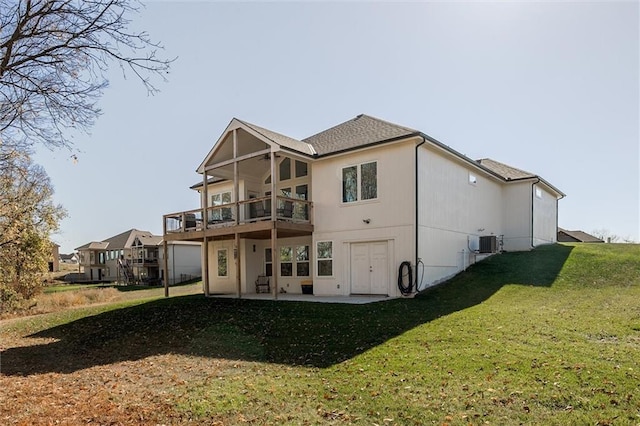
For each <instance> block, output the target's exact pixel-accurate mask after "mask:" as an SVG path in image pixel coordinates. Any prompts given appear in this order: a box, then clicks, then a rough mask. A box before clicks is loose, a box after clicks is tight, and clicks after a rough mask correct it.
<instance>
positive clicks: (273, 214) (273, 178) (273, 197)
mask: <svg viewBox="0 0 640 426" xmlns="http://www.w3.org/2000/svg"><path fill="white" fill-rule="evenodd" d="M270 159H271V221H273V222H275V221H276V220H277V211H276V209H277V207H278V204H277V200H278V196H277V194H276V187H277V185H276V179H277V176H276V155H275V152H271V156H270Z"/></svg>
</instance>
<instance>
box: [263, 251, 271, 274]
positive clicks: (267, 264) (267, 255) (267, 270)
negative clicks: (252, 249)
mask: <svg viewBox="0 0 640 426" xmlns="http://www.w3.org/2000/svg"><path fill="white" fill-rule="evenodd" d="M272 259H273V258H272V257H271V249H270V248H266V249H264V274H265V275H266V276H267V277H271V276H273V260H272Z"/></svg>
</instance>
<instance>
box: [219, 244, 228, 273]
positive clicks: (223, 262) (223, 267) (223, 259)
mask: <svg viewBox="0 0 640 426" xmlns="http://www.w3.org/2000/svg"><path fill="white" fill-rule="evenodd" d="M228 259H229V257H228V252H227V249H218V276H219V277H228V276H229V268H228Z"/></svg>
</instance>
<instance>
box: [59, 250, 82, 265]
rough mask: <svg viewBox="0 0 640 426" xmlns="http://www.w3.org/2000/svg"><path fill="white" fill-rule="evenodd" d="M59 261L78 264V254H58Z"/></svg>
mask: <svg viewBox="0 0 640 426" xmlns="http://www.w3.org/2000/svg"><path fill="white" fill-rule="evenodd" d="M60 263H65V264H68V265H77V264H78V255H76V254H75V253H71V254H64V253H62V254H60Z"/></svg>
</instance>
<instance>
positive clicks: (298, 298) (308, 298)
mask: <svg viewBox="0 0 640 426" xmlns="http://www.w3.org/2000/svg"><path fill="white" fill-rule="evenodd" d="M209 297H219V298H225V299H234V298H236V297H237V295H236V294H233V293H231V294H211V295H210V296H209ZM240 298H241V299H248V300H274V301H283V302H314V303H346V304H352V305H364V304H367V303H376V302H384V301H387V300H392V299H393V297H388V296H369V295H357V296H316V295H313V294H290V293H279V294H278V297H277V298H276V299H274V297H273V295H272V294H270V293H262V294H256V293H248V294H243V295H242V296H241V297H240Z"/></svg>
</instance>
